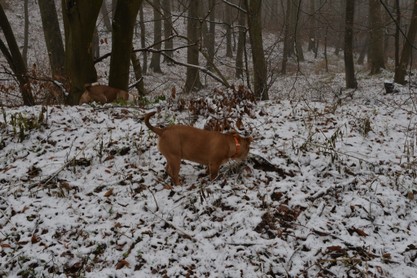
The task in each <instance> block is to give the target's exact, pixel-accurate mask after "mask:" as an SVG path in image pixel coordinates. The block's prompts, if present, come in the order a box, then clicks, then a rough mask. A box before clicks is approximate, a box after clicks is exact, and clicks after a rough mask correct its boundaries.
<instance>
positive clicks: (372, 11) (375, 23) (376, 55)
mask: <svg viewBox="0 0 417 278" xmlns="http://www.w3.org/2000/svg"><path fill="white" fill-rule="evenodd" d="M379 1H380V0H369V27H370V32H369V40H370V49H369V54H370V55H369V60H370V63H371V74H377V73H380V72H381V69H383V68H385V63H384V29H383V28H384V25H383V22H382V17H381V3H380V2H379Z"/></svg>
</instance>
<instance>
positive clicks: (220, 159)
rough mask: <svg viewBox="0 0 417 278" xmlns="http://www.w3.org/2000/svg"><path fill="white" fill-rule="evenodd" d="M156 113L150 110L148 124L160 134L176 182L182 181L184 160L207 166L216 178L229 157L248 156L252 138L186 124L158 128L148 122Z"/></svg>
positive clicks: (160, 143)
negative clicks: (182, 163)
mask: <svg viewBox="0 0 417 278" xmlns="http://www.w3.org/2000/svg"><path fill="white" fill-rule="evenodd" d="M154 114H155V112H151V113H149V114H146V115H145V124H146V126H147V127H148V128H149V129H150V130H152V131H153V132H155V133H156V134H157V135H158V136H159V143H158V148H159V151H160V152H161V153H162V155H163V156H165V158H166V160H167V166H166V170H167V173H168V175H169V176H170V177H171V178H172V181H173V182H174V184H176V185H178V184H180V180H179V172H180V164H181V159H186V160H190V161H194V162H197V163H200V164H203V165H207V166H208V173H209V175H210V178H211V179H212V180H213V179H215V178H216V177H217V174H218V172H219V168H220V165H221V164H223V163H224V162H226V161H227V160H229V159H235V160H244V159H246V157H247V156H248V153H249V145H250V142H251V141H252V138H242V137H240V136H239V135H237V134H236V133H227V134H223V133H219V132H216V131H208V130H203V129H198V128H194V127H191V126H185V125H172V126H169V127H165V128H157V127H154V126H152V125H151V124H150V123H149V119H150V118H151V117H152V116H153V115H154Z"/></svg>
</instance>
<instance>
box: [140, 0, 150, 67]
mask: <svg viewBox="0 0 417 278" xmlns="http://www.w3.org/2000/svg"><path fill="white" fill-rule="evenodd" d="M139 27H140V46H141V47H142V48H143V49H145V48H146V28H145V16H144V15H143V5H140V8H139ZM142 55H143V64H142V73H143V74H146V73H147V72H148V52H147V51H143V53H142Z"/></svg>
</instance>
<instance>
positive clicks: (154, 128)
mask: <svg viewBox="0 0 417 278" xmlns="http://www.w3.org/2000/svg"><path fill="white" fill-rule="evenodd" d="M155 114H156V112H155V111H153V112H150V113H148V114H146V115H145V119H144V122H145V125H146V126H147V127H148V128H149V129H150V130H152V131H153V132H155V133H156V134H158V136H161V135H162V133H164V129H163V128H158V127H155V126H153V125H151V124H150V123H149V119H150V118H151V117H152V116H153V115H155Z"/></svg>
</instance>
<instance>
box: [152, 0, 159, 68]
mask: <svg viewBox="0 0 417 278" xmlns="http://www.w3.org/2000/svg"><path fill="white" fill-rule="evenodd" d="M153 16H154V21H153V32H154V33H153V36H154V37H153V38H154V39H153V42H154V47H155V49H156V50H157V51H156V52H153V53H152V58H151V64H150V65H149V68H150V69H152V70H153V71H154V72H158V73H162V70H161V53H160V52H159V51H160V50H161V40H162V16H161V1H160V0H153Z"/></svg>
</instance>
